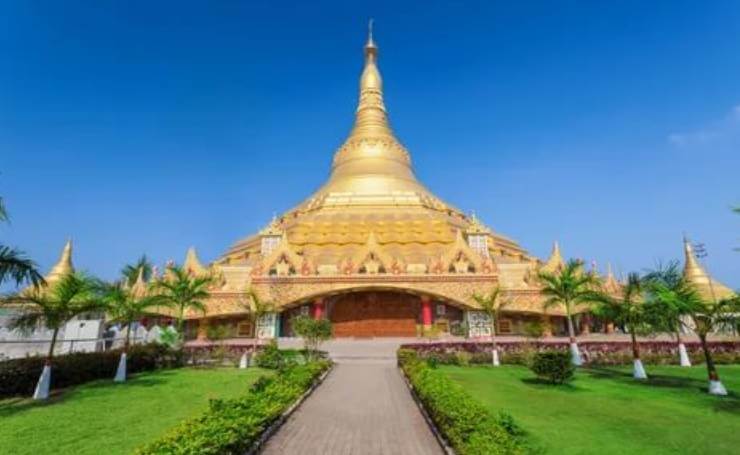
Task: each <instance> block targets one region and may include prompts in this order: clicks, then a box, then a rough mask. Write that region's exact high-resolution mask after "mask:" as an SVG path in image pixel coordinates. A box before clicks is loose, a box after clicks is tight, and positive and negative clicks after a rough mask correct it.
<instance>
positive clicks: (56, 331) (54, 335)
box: [46, 327, 59, 365]
mask: <svg viewBox="0 0 740 455" xmlns="http://www.w3.org/2000/svg"><path fill="white" fill-rule="evenodd" d="M57 335H59V327H57V328H55V329H54V332H53V333H52V335H51V344H50V345H49V352H48V353H47V354H46V364H47V365H51V359H52V357H54V346H56V344H57Z"/></svg>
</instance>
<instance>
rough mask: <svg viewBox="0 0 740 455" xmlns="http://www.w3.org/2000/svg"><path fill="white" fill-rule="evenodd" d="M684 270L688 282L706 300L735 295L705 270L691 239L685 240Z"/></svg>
mask: <svg viewBox="0 0 740 455" xmlns="http://www.w3.org/2000/svg"><path fill="white" fill-rule="evenodd" d="M683 251H684V261H685V262H684V269H683V276H684V279H686V281H688V282H689V283H691V284H693V285H694V286H695V287H696V289H697V290H698V291H699V293H700V294H701V295H702V297H704V298H705V299H706V298H708V299H712V300H721V299H724V298H729V297H732V296H734V295H735V292H734V291H733V290H732V289H730V288H729V287H727V286H725V285H724V284H722V283H720V282H718V281H717V280H715V279H714V278H712V277H711V276H709V274H708V273H707V272H706V270H704V268H703V267H702V266H701V264H699V261H698V260H697V258H696V255H695V254H694V248H693V247H692V246H691V242H689V239H688V238H686V236H684V238H683Z"/></svg>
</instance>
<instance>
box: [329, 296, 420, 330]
mask: <svg viewBox="0 0 740 455" xmlns="http://www.w3.org/2000/svg"><path fill="white" fill-rule="evenodd" d="M418 314H419V298H418V297H415V296H412V295H406V294H399V293H394V292H359V293H355V294H347V295H343V296H340V297H339V298H338V299H337V300H336V301H335V302H334V304H333V307H332V308H331V315H330V318H331V322H332V325H333V328H334V336H335V337H414V336H416V319H417V315H418Z"/></svg>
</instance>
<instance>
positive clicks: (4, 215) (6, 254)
mask: <svg viewBox="0 0 740 455" xmlns="http://www.w3.org/2000/svg"><path fill="white" fill-rule="evenodd" d="M9 219H10V218H9V217H8V212H7V210H5V203H4V202H3V198H2V197H0V222H8V221H9ZM7 280H13V281H15V285H16V286H20V285H21V284H23V283H26V282H29V283H31V284H33V286H34V287H38V286H39V285H41V284H44V277H43V276H41V274H40V273H39V272H38V269H37V267H36V263H34V262H33V261H32V260H30V259H29V258H27V257H26V255H25V254H24V253H23V252H22V251H19V250H17V249H15V248H11V247H9V246H5V245H0V285H2V284H3V283H4V282H5V281H7Z"/></svg>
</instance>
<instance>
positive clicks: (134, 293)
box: [102, 269, 158, 382]
mask: <svg viewBox="0 0 740 455" xmlns="http://www.w3.org/2000/svg"><path fill="white" fill-rule="evenodd" d="M140 270H141V269H140ZM139 283H140V284H139ZM143 286H144V280H143V271H140V272H139V278H138V279H137V281H136V282H135V283H134V285H133V286H128V285H127V284H126V278H125V277H124V281H123V282H117V283H112V284H106V285H104V286H103V288H102V299H103V302H105V309H106V312H107V314H108V318H109V321H111V322H115V323H121V324H125V325H126V337H125V340H124V343H123V351H122V352H121V359H120V361H119V362H118V370H116V376H115V379H114V380H115V381H116V382H124V381H126V356H127V354H128V347H129V344H130V340H131V326H132V325H133V323H134V322H136V321H138V320H140V319H141V318H143V317H144V316H146V315H147V314H148V310H149V309H150V308H152V307H154V306H156V305H157V304H158V299H157V297H156V296H150V295H146V288H145V287H143Z"/></svg>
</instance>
